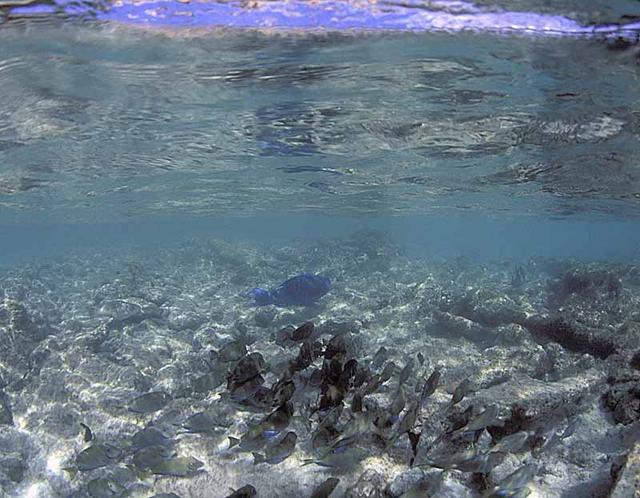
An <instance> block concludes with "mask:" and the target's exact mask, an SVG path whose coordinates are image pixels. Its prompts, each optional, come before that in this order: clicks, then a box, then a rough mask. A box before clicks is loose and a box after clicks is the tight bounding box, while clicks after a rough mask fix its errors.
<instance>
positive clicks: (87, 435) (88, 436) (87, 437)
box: [80, 422, 93, 443]
mask: <svg viewBox="0 0 640 498" xmlns="http://www.w3.org/2000/svg"><path fill="white" fill-rule="evenodd" d="M80 425H81V426H82V428H83V434H82V440H83V441H84V442H85V443H88V442H90V441H93V433H92V432H91V428H90V427H89V426H88V425H87V424H83V423H82V422H80Z"/></svg>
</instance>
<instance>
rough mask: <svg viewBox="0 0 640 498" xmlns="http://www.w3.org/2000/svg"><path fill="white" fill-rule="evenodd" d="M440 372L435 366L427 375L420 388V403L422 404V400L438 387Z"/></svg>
mask: <svg viewBox="0 0 640 498" xmlns="http://www.w3.org/2000/svg"><path fill="white" fill-rule="evenodd" d="M440 375H441V372H440V370H438V369H437V368H436V369H435V370H434V371H433V373H432V374H431V375H430V376H429V378H428V379H427V380H426V381H425V383H424V387H423V388H422V394H421V396H420V403H421V404H424V401H425V400H426V399H427V398H428V397H429V396H431V395H432V394H433V393H434V392H436V389H437V388H438V383H439V382H440Z"/></svg>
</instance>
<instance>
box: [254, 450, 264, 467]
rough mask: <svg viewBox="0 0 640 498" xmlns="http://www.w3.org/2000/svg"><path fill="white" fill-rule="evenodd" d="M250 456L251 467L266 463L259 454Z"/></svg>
mask: <svg viewBox="0 0 640 498" xmlns="http://www.w3.org/2000/svg"><path fill="white" fill-rule="evenodd" d="M251 454H252V455H253V465H258V464H260V463H264V462H266V461H267V460H266V459H265V457H264V456H262V455H261V454H260V453H255V452H252V453H251Z"/></svg>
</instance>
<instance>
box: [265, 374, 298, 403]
mask: <svg viewBox="0 0 640 498" xmlns="http://www.w3.org/2000/svg"><path fill="white" fill-rule="evenodd" d="M271 390H272V391H273V403H274V404H275V405H279V406H281V405H284V404H285V403H286V402H287V401H289V400H290V399H291V398H293V395H294V394H295V392H296V385H295V383H294V382H293V381H292V380H285V381H278V382H276V384H274V386H273V387H272V388H271Z"/></svg>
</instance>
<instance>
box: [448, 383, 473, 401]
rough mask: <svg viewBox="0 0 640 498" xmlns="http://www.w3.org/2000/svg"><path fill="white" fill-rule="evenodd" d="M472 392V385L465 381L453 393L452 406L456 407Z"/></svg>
mask: <svg viewBox="0 0 640 498" xmlns="http://www.w3.org/2000/svg"><path fill="white" fill-rule="evenodd" d="M471 392H472V384H471V381H470V380H469V379H464V380H463V381H462V382H460V384H458V387H456V388H455V390H454V391H453V396H451V404H452V405H455V404H457V403H459V402H460V401H462V400H463V398H464V397H465V396H466V395H467V394H469V393H471Z"/></svg>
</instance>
